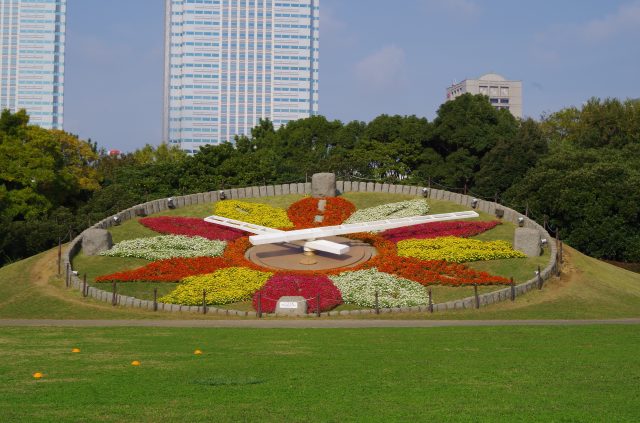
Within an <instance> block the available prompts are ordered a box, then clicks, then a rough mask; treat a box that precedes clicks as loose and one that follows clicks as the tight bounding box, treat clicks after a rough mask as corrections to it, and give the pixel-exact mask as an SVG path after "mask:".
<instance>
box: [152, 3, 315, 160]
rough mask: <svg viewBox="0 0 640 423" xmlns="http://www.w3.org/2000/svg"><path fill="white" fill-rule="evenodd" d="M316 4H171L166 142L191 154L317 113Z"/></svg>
mask: <svg viewBox="0 0 640 423" xmlns="http://www.w3.org/2000/svg"><path fill="white" fill-rule="evenodd" d="M318 30H319V0H279V1H277V0H166V22H165V75H164V87H165V89H164V119H163V120H164V128H163V137H164V139H163V141H167V142H169V143H170V144H174V145H180V147H181V148H182V149H183V150H185V151H188V152H196V151H197V150H198V149H199V147H200V146H202V145H206V144H217V143H220V142H224V141H231V142H233V138H234V136H235V135H242V134H249V133H250V130H251V128H252V127H254V126H255V125H256V124H257V122H258V120H259V119H260V118H269V119H270V120H271V121H272V122H273V123H274V126H275V127H276V128H277V127H279V126H281V125H283V124H286V123H287V122H289V121H291V120H295V119H300V118H305V117H309V116H311V115H313V114H317V112H318V54H319V48H318V47H319V43H318V42H319V32H318Z"/></svg>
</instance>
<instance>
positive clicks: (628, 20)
mask: <svg viewBox="0 0 640 423" xmlns="http://www.w3.org/2000/svg"><path fill="white" fill-rule="evenodd" d="M639 28H640V1H634V2H631V3H627V4H623V5H622V6H620V8H619V9H618V10H617V11H616V12H615V13H611V14H609V15H607V16H605V17H603V18H601V19H594V20H592V21H589V22H587V23H585V24H584V25H582V26H578V27H577V29H576V32H577V34H578V35H579V36H581V37H582V38H583V39H585V40H587V41H601V40H606V39H609V38H613V37H615V36H617V35H620V34H622V33H625V32H627V31H630V30H631V31H633V30H636V31H637V30H638V29H639Z"/></svg>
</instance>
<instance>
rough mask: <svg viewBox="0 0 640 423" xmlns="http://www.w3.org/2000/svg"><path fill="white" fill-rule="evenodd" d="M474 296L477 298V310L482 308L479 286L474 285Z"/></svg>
mask: <svg viewBox="0 0 640 423" xmlns="http://www.w3.org/2000/svg"><path fill="white" fill-rule="evenodd" d="M473 296H474V297H476V308H480V297H478V285H476V284H473Z"/></svg>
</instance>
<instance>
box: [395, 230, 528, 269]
mask: <svg viewBox="0 0 640 423" xmlns="http://www.w3.org/2000/svg"><path fill="white" fill-rule="evenodd" d="M398 255H399V256H404V257H415V258H418V259H420V260H446V261H449V262H454V263H465V262H470V261H480V260H495V259H504V258H520V257H526V255H525V254H524V253H521V252H520V251H517V250H514V249H513V248H512V247H511V244H510V243H509V242H507V241H486V242H485V241H478V240H476V239H467V238H458V237H454V236H445V237H440V238H433V239H406V240H404V241H400V242H398Z"/></svg>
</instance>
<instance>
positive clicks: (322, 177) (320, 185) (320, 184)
mask: <svg viewBox="0 0 640 423" xmlns="http://www.w3.org/2000/svg"><path fill="white" fill-rule="evenodd" d="M336 189H337V187H336V175H335V173H314V174H313V176H312V177H311V196H312V197H313V198H324V197H335V196H336Z"/></svg>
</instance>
